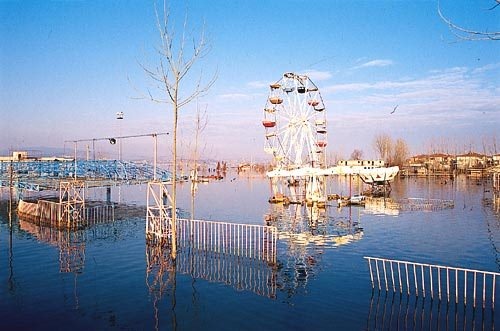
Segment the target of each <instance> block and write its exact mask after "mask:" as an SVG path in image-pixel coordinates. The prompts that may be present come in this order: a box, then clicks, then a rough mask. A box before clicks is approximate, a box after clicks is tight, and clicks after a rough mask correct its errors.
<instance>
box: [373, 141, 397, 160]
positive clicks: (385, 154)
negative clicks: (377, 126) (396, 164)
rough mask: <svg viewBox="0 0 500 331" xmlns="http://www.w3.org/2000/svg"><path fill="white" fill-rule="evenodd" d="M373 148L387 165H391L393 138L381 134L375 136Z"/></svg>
mask: <svg viewBox="0 0 500 331" xmlns="http://www.w3.org/2000/svg"><path fill="white" fill-rule="evenodd" d="M373 148H374V149H375V152H376V153H377V154H378V156H379V157H380V158H381V159H382V160H384V162H385V163H386V164H391V161H392V138H391V137H390V136H389V135H388V134H385V133H380V134H378V135H376V136H375V140H374V141H373Z"/></svg>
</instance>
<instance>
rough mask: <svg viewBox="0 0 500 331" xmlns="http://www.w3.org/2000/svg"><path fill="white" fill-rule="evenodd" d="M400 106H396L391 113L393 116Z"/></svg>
mask: <svg viewBox="0 0 500 331" xmlns="http://www.w3.org/2000/svg"><path fill="white" fill-rule="evenodd" d="M398 106H399V105H396V107H394V109H393V110H392V111H391V114H394V112H395V111H396V109H397V108H398Z"/></svg>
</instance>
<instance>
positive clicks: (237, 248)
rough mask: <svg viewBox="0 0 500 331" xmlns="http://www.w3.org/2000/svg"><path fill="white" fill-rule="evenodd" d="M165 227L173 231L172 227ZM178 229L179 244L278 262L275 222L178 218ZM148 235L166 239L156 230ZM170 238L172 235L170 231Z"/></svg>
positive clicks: (153, 239) (201, 249) (152, 238)
mask: <svg viewBox="0 0 500 331" xmlns="http://www.w3.org/2000/svg"><path fill="white" fill-rule="evenodd" d="M169 221H170V219H168V220H167V221H166V222H169ZM166 228H168V232H170V231H171V229H170V227H166ZM176 231H177V242H178V245H179V247H180V248H183V247H184V248H192V249H196V250H199V251H205V252H214V253H218V254H223V255H233V256H237V257H240V258H246V259H253V260H261V261H266V262H269V263H276V243H277V240H278V230H277V228H276V227H274V226H264V225H252V224H238V223H228V222H215V221H204V220H190V219H179V218H178V219H177V226H176ZM146 237H147V238H148V239H149V240H150V241H152V242H154V241H155V240H158V239H159V240H161V239H164V238H163V237H162V236H159V235H158V234H157V233H156V232H150V233H148V234H147V236H146ZM167 238H170V233H168V234H167Z"/></svg>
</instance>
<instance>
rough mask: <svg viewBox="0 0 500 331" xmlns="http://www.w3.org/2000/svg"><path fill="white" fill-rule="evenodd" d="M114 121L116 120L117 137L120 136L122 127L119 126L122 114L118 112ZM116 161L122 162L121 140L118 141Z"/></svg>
mask: <svg viewBox="0 0 500 331" xmlns="http://www.w3.org/2000/svg"><path fill="white" fill-rule="evenodd" d="M116 119H117V120H118V132H119V135H120V136H121V135H122V125H121V120H123V112H122V111H119V112H117V113H116ZM118 159H119V160H120V161H121V160H122V141H121V139H120V140H119V141H118Z"/></svg>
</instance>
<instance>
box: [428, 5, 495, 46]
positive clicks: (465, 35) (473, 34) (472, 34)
mask: <svg viewBox="0 0 500 331" xmlns="http://www.w3.org/2000/svg"><path fill="white" fill-rule="evenodd" d="M492 1H493V4H492V5H491V7H490V8H488V10H494V9H496V8H497V7H498V6H499V5H500V0H492ZM437 10H438V14H439V17H441V19H442V20H443V21H444V22H445V23H446V24H447V25H448V27H449V28H450V31H451V32H452V33H453V34H454V35H455V36H456V37H457V38H459V39H462V40H500V31H491V32H489V31H478V30H472V29H468V28H464V27H462V26H460V25H457V24H455V23H453V21H452V20H451V19H449V18H448V17H446V16H445V15H444V14H443V13H442V11H441V5H440V2H439V1H438V8H437Z"/></svg>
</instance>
